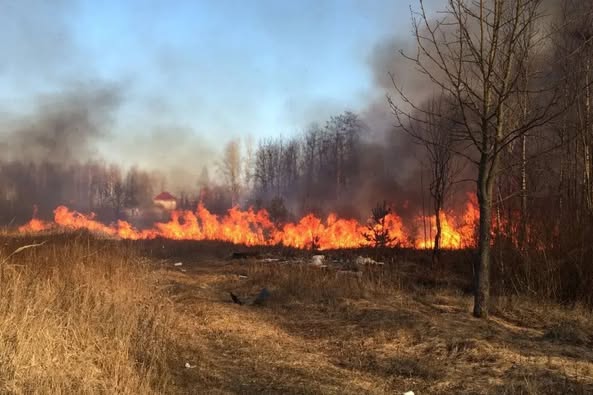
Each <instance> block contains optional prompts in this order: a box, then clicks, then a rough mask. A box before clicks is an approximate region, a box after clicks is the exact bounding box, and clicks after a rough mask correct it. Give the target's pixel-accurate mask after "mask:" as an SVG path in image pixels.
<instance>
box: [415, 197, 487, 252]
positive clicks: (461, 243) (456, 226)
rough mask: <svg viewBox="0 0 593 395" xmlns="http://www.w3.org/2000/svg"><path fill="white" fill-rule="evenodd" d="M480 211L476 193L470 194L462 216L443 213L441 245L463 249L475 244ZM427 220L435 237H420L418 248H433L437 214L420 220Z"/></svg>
mask: <svg viewBox="0 0 593 395" xmlns="http://www.w3.org/2000/svg"><path fill="white" fill-rule="evenodd" d="M479 218H480V212H479V210H478V208H477V203H476V199H475V195H471V194H470V195H468V201H467V203H466V206H465V211H464V213H463V215H462V216H461V217H458V218H457V217H455V216H454V215H453V214H452V213H448V214H447V213H444V212H443V213H441V215H440V219H441V247H442V248H448V249H461V248H469V247H474V246H475V244H476V243H475V229H476V224H477V222H478V219H479ZM424 220H426V221H427V222H428V223H429V224H430V229H431V235H433V238H429V239H428V240H424V237H423V236H420V235H419V237H418V240H422V241H421V242H419V243H418V245H417V247H418V248H433V247H434V235H435V234H436V231H437V228H436V216H434V215H432V216H429V217H426V218H424V219H423V218H422V217H420V218H419V219H418V222H419V223H421V222H422V221H424Z"/></svg>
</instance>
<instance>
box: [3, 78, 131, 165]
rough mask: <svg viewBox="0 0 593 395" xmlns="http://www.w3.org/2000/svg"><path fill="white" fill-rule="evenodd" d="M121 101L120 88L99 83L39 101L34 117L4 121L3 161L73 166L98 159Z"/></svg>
mask: <svg viewBox="0 0 593 395" xmlns="http://www.w3.org/2000/svg"><path fill="white" fill-rule="evenodd" d="M120 99H121V98H120V94H119V90H118V88H117V87H112V86H104V87H101V86H98V84H96V83H95V84H93V86H92V87H90V86H77V87H76V88H73V87H72V88H70V89H69V90H67V91H64V92H61V93H58V94H53V95H46V96H44V97H41V98H39V99H38V103H37V104H36V108H35V109H34V111H33V112H32V113H30V114H27V115H24V116H21V117H17V118H14V119H11V120H6V119H3V120H2V131H3V133H2V135H1V136H0V152H1V153H2V157H3V159H4V160H8V161H20V162H26V163H27V162H33V163H40V162H49V163H54V164H58V163H59V164H72V163H75V162H79V161H86V160H89V159H92V158H96V157H97V155H98V153H97V150H96V146H97V143H98V142H99V141H101V140H103V139H108V138H110V134H109V130H110V126H111V125H112V123H113V120H114V116H115V111H116V110H117V107H118V105H119V103H120Z"/></svg>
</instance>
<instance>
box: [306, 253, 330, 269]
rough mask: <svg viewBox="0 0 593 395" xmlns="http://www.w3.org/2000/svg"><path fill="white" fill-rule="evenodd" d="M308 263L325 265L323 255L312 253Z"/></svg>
mask: <svg viewBox="0 0 593 395" xmlns="http://www.w3.org/2000/svg"><path fill="white" fill-rule="evenodd" d="M310 265H312V266H318V267H322V266H327V265H325V255H313V256H312V257H311V262H310Z"/></svg>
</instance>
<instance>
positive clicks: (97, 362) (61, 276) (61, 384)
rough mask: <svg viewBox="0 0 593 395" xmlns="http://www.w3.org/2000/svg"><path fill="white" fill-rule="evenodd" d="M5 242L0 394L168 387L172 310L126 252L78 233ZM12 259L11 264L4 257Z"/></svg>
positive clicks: (147, 273) (1, 279) (0, 279)
mask: <svg viewBox="0 0 593 395" xmlns="http://www.w3.org/2000/svg"><path fill="white" fill-rule="evenodd" d="M28 244H31V241H30V240H24V239H6V240H5V242H4V245H3V247H2V256H3V257H4V259H3V263H2V266H1V267H0V392H2V393H5V392H13V393H97V392H103V393H130V394H131V393H134V394H137V393H151V392H161V391H162V390H164V389H166V388H167V383H168V373H167V371H166V369H165V363H164V361H166V348H165V346H166V339H167V337H168V336H167V331H168V325H169V324H168V319H169V318H168V314H167V310H170V308H169V307H168V306H167V304H166V303H164V301H163V299H162V298H159V297H156V298H155V295H154V290H155V287H154V283H155V281H154V278H153V277H154V275H153V274H152V273H151V272H150V271H149V270H148V268H147V266H146V265H145V264H143V263H142V261H141V260H140V259H139V258H138V257H136V256H135V255H134V254H133V253H132V251H130V249H129V248H126V247H123V246H120V245H117V244H114V243H112V242H106V241H104V242H100V241H95V240H92V239H90V238H88V236H87V237H84V236H80V237H77V238H71V237H68V238H64V237H56V238H52V239H50V240H48V241H47V243H45V244H44V245H41V246H37V247H34V248H29V249H25V250H23V251H20V252H18V253H16V254H13V255H12V256H10V255H11V253H12V252H14V251H15V250H16V249H17V248H18V247H19V246H22V245H28ZM8 256H10V258H7V257H8Z"/></svg>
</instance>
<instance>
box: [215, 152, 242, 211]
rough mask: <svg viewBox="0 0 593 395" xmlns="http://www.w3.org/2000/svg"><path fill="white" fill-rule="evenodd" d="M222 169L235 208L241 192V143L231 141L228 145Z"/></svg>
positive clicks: (221, 165) (221, 164)
mask: <svg viewBox="0 0 593 395" xmlns="http://www.w3.org/2000/svg"><path fill="white" fill-rule="evenodd" d="M220 169H221V171H222V174H223V176H224V178H225V181H226V184H227V186H228V188H229V189H230V191H231V204H232V205H233V206H235V205H236V204H237V203H238V202H239V192H240V190H241V147H240V144H239V141H237V140H231V141H229V142H228V143H227V145H226V147H225V149H224V153H223V158H222V162H221V163H220Z"/></svg>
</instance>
